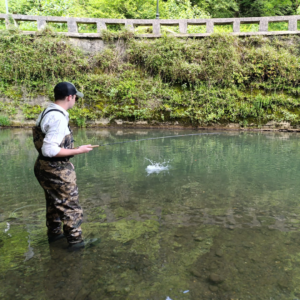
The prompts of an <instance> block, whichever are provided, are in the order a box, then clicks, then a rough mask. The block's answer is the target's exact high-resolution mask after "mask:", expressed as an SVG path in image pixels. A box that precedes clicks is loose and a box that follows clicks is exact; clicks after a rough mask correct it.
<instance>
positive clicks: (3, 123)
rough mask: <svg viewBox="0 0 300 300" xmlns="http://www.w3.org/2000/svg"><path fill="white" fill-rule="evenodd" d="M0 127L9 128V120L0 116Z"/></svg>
mask: <svg viewBox="0 0 300 300" xmlns="http://www.w3.org/2000/svg"><path fill="white" fill-rule="evenodd" d="M0 126H10V121H9V118H8V117H6V116H3V115H0Z"/></svg>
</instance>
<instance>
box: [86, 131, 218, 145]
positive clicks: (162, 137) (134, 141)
mask: <svg viewBox="0 0 300 300" xmlns="http://www.w3.org/2000/svg"><path fill="white" fill-rule="evenodd" d="M209 134H210V135H212V134H218V133H193V134H183V135H169V136H161V137H156V138H148V139H139V140H128V141H123V142H116V143H108V144H102V145H93V146H90V148H98V147H104V146H110V145H117V144H126V143H136V142H142V141H149V140H159V139H170V138H178V137H186V136H196V135H209Z"/></svg>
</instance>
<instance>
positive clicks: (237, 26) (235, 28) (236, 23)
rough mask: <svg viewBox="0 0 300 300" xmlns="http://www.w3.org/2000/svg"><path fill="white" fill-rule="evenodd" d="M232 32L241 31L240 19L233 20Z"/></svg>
mask: <svg viewBox="0 0 300 300" xmlns="http://www.w3.org/2000/svg"><path fill="white" fill-rule="evenodd" d="M233 32H241V21H240V20H234V22H233Z"/></svg>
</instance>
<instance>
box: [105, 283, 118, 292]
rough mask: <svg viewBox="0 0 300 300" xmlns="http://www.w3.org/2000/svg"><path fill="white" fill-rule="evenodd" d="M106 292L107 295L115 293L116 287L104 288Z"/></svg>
mask: <svg viewBox="0 0 300 300" xmlns="http://www.w3.org/2000/svg"><path fill="white" fill-rule="evenodd" d="M106 291H107V292H108V293H112V292H115V291H116V287H115V286H114V285H110V286H108V287H107V288H106Z"/></svg>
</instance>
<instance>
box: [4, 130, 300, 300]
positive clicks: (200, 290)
mask: <svg viewBox="0 0 300 300" xmlns="http://www.w3.org/2000/svg"><path fill="white" fill-rule="evenodd" d="M185 133H186V134H189V133H195V131H162V130H107V129H103V130H95V129H90V130H78V131H76V132H75V140H76V144H77V145H80V144H85V143H91V144H104V143H114V142H120V141H124V140H137V139H144V138H148V137H149V138H153V137H159V136H170V135H174V136H176V135H182V134H185ZM199 133H202V132H199ZM203 133H207V132H206V131H204V132H203ZM213 133H216V132H213ZM36 156H37V155H36V151H35V149H34V148H33V144H32V140H31V133H30V131H29V130H1V131H0V170H1V171H0V298H1V299H90V300H91V299H145V300H146V299H149V300H150V299H153V300H154V299H162V300H165V299H172V300H174V299H191V300H192V299H300V233H299V229H300V206H299V197H300V196H299V195H300V185H299V176H300V139H299V134H295V133H256V132H255V133H249V132H248V133H246V132H240V133H239V132H221V133H218V134H204V135H199V136H189V137H178V138H174V139H159V140H149V141H142V142H138V143H127V144H116V145H112V146H106V147H101V148H99V149H95V150H93V151H92V152H91V153H89V154H85V155H81V156H77V157H75V158H74V159H73V160H72V162H73V164H74V165H75V168H76V171H77V177H78V185H79V191H80V203H81V205H82V206H83V208H84V224H83V226H82V227H83V231H84V235H85V237H87V238H97V239H98V241H97V242H96V243H95V245H94V246H93V247H90V248H87V249H85V250H83V251H78V252H75V253H69V252H68V251H67V249H66V248H67V243H66V241H64V240H62V241H58V242H56V243H54V244H51V246H49V244H48V242H47V237H46V227H45V200H44V196H43V191H42V189H41V188H40V186H39V185H38V183H37V181H36V179H35V177H34V175H33V165H34V161H35V159H36ZM149 160H151V161H153V162H156V163H163V162H168V163H167V164H164V166H165V167H166V166H167V167H166V168H161V170H158V171H157V172H156V171H155V172H152V171H153V168H150V169H151V172H149V166H151V165H152V164H151V163H150V162H149Z"/></svg>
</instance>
